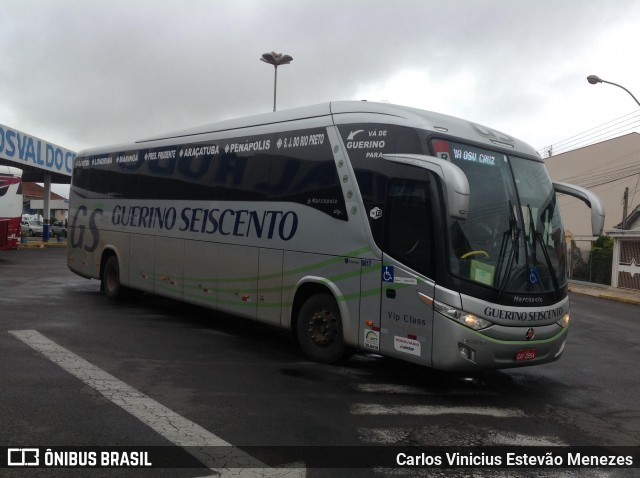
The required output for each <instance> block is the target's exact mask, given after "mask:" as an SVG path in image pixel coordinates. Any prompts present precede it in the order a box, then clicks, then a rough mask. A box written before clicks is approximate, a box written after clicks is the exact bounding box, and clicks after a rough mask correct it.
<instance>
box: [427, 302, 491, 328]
mask: <svg viewBox="0 0 640 478" xmlns="http://www.w3.org/2000/svg"><path fill="white" fill-rule="evenodd" d="M433 307H434V309H436V311H438V312H440V313H441V314H442V315H444V316H445V317H447V318H449V319H452V320H455V321H456V322H458V323H460V324H462V325H466V326H467V327H469V328H470V329H473V330H481V329H486V328H487V327H489V326H490V325H492V324H491V322H489V321H488V320H486V319H481V318H480V317H476V316H475V315H473V314H468V313H467V312H464V311H463V310H460V309H456V308H455V307H451V306H450V305H447V304H443V303H442V302H438V301H437V300H435V301H433Z"/></svg>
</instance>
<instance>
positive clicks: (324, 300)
mask: <svg viewBox="0 0 640 478" xmlns="http://www.w3.org/2000/svg"><path fill="white" fill-rule="evenodd" d="M296 325H297V327H296V329H297V336H298V343H299V344H300V347H301V348H302V351H303V352H304V354H305V355H306V356H307V357H309V358H310V359H311V360H314V361H316V362H321V363H334V362H337V361H339V360H340V359H342V358H344V357H346V356H347V355H348V353H349V351H350V349H349V348H348V347H347V346H346V345H345V343H344V338H343V333H342V318H341V316H340V310H339V309H338V304H337V303H336V301H335V299H334V298H333V296H331V295H329V294H316V295H313V296H311V297H310V298H309V299H307V301H306V302H305V303H304V304H303V306H302V308H301V309H300V314H299V315H298V320H297V324H296Z"/></svg>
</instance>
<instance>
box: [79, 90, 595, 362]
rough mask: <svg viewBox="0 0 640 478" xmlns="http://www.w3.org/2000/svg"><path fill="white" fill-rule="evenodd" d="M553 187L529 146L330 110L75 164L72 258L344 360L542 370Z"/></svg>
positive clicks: (131, 284) (430, 116) (472, 129)
mask: <svg viewBox="0 0 640 478" xmlns="http://www.w3.org/2000/svg"><path fill="white" fill-rule="evenodd" d="M556 192H562V193H564V194H570V195H573V196H576V197H579V198H581V199H582V200H583V201H584V202H585V203H587V205H588V206H590V207H591V209H592V212H591V219H592V227H593V232H594V235H598V234H600V232H601V231H602V227H603V222H604V211H603V209H602V206H601V204H600V202H599V200H598V198H597V197H595V196H594V195H593V194H591V193H590V192H589V191H586V190H584V189H581V188H578V187H575V186H571V185H568V184H554V183H552V181H551V180H550V178H549V175H548V173H547V171H546V169H545V165H544V163H543V161H542V160H541V158H540V157H539V155H538V154H537V153H536V152H535V151H534V150H533V149H532V148H531V147H530V146H527V145H526V144H524V143H522V142H520V141H518V140H516V139H514V138H512V137H510V136H507V135H505V134H503V133H500V132H498V131H495V130H492V129H490V128H487V127H485V126H481V125H478V124H474V123H471V122H469V121H464V120H461V119H457V118H453V117H450V116H445V115H441V114H437V113H431V112H428V111H422V110H418V109H413V108H407V107H401V106H394V105H389V104H376V103H369V102H332V103H327V104H321V105H316V106H310V107H305V108H299V109H293V110H289V111H279V112H274V113H269V114H265V115H259V116H252V117H248V118H243V119H238V120H231V121H225V122H220V123H215V124H211V125H206V126H203V127H198V128H193V129H189V130H184V131H179V132H176V133H172V134H165V135H160V136H156V137H152V138H149V139H145V140H141V141H137V142H135V143H133V144H125V145H120V146H115V147H109V148H98V149H90V150H86V151H83V152H81V153H80V154H78V157H77V158H76V160H75V167H74V171H73V180H72V187H71V199H70V218H71V221H70V222H71V227H70V234H69V240H68V265H69V267H70V269H71V270H72V271H74V272H75V273H77V274H79V275H81V276H84V277H87V278H96V279H100V280H101V288H102V290H103V292H104V293H105V294H106V295H107V296H109V297H112V298H117V297H118V296H120V295H122V294H123V293H124V292H126V291H128V290H131V289H133V290H138V291H145V292H150V293H153V294H157V295H161V296H166V297H170V298H174V299H177V300H181V301H185V302H190V303H193V304H197V305H201V306H204V307H207V308H209V309H212V310H214V311H220V312H223V313H227V314H233V315H236V316H241V317H245V318H249V319H254V320H258V321H260V322H264V323H267V324H272V325H274V326H277V327H281V328H283V329H287V330H290V331H291V332H292V333H293V336H294V337H296V338H297V340H298V342H299V344H300V346H301V348H302V350H303V351H304V353H305V354H306V355H307V356H308V357H309V358H311V359H313V360H316V361H320V362H326V363H330V362H335V361H337V360H340V359H342V358H344V357H345V356H347V355H348V354H349V353H350V352H352V351H354V350H361V351H368V352H372V353H375V354H380V355H387V356H393V357H396V358H399V359H404V360H407V361H410V362H415V363H418V364H422V365H425V366H429V367H433V368H436V369H442V370H481V369H491V368H507V367H516V366H525V365H534V364H540V363H546V362H551V361H554V360H556V359H558V358H559V357H560V356H561V354H562V352H563V349H564V345H565V341H566V338H567V331H568V328H569V300H568V297H567V277H566V273H565V265H566V245H565V240H564V235H563V226H562V220H561V218H560V211H559V209H558V202H557V199H556Z"/></svg>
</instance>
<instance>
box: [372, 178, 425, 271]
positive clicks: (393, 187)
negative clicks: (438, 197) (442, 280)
mask: <svg viewBox="0 0 640 478" xmlns="http://www.w3.org/2000/svg"><path fill="white" fill-rule="evenodd" d="M383 217H384V229H385V233H384V250H385V252H386V253H387V254H389V255H390V256H391V257H393V258H394V259H397V260H399V261H401V262H402V263H404V264H405V265H407V266H408V267H411V268H412V269H414V270H415V271H417V272H420V273H422V274H425V275H427V276H430V277H433V269H434V264H433V263H434V257H433V227H432V224H433V217H432V215H431V205H430V202H429V185H428V183H427V182H425V181H416V180H410V179H394V180H392V181H391V182H390V183H389V189H388V194H387V205H386V208H385V211H384V216H383Z"/></svg>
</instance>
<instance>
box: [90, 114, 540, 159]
mask: <svg viewBox="0 0 640 478" xmlns="http://www.w3.org/2000/svg"><path fill="white" fill-rule="evenodd" d="M327 116H332V120H333V121H332V122H333V123H334V124H349V123H391V124H395V125H400V126H408V127H413V128H418V129H424V130H427V131H434V132H440V133H446V134H447V135H451V136H454V137H459V138H465V139H472V140H474V141H475V142H477V143H484V144H486V145H488V146H490V147H492V148H496V147H497V148H500V149H506V150H511V151H518V153H520V154H524V155H526V156H529V157H534V158H537V159H540V156H539V154H538V153H537V152H536V151H535V150H534V149H533V148H532V147H531V146H529V145H528V144H526V143H524V142H522V141H519V140H517V139H515V138H513V137H510V136H508V135H505V134H504V133H501V132H498V131H496V130H493V129H491V128H487V127H485V126H482V125H479V124H476V123H473V122H470V121H467V120H463V119H460V118H456V117H453V116H449V115H444V114H441V113H434V112H431V111H426V110H420V109H417V108H411V107H407V106H399V105H392V104H389V103H375V102H369V101H334V102H330V103H321V104H317V105H311V106H305V107H300V108H293V109H289V110H281V111H276V112H271V113H264V114H259V115H253V116H247V117H243V118H235V119H229V120H225V121H220V122H216V123H210V124H206V125H202V126H197V127H193V128H188V129H184V130H179V131H175V132H170V133H165V134H160V135H155V136H151V137H148V138H144V139H141V140H138V141H136V142H135V144H133V145H131V144H130V145H119V146H118V147H117V149H119V150H124V149H138V148H140V147H144V145H145V144H146V143H151V142H155V141H166V140H171V139H176V140H177V139H179V140H181V141H180V142H183V141H184V140H187V139H189V138H190V139H193V140H196V141H197V140H198V139H197V136H199V135H205V134H211V133H220V132H225V131H234V130H240V129H244V128H252V127H257V126H266V125H273V124H278V123H288V122H293V121H297V120H304V119H312V118H320V117H327ZM113 150H114V148H113V147H111V148H96V149H94V148H91V150H87V151H82V152H81V153H80V154H79V155H88V154H96V153H100V152H107V151H113Z"/></svg>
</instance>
